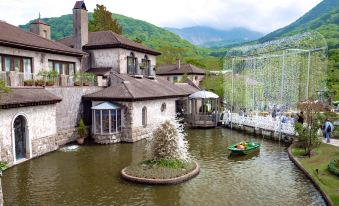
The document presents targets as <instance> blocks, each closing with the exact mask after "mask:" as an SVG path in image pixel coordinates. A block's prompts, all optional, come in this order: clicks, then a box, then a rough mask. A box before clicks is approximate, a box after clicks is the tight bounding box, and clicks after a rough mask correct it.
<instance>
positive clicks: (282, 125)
mask: <svg viewBox="0 0 339 206" xmlns="http://www.w3.org/2000/svg"><path fill="white" fill-rule="evenodd" d="M225 115H226V117H224V119H225V120H226V123H228V124H237V125H239V126H249V127H253V128H259V129H263V130H268V131H274V132H278V133H283V134H289V135H294V134H295V132H294V126H293V124H294V121H293V120H292V119H289V118H287V117H283V116H279V117H276V118H272V117H271V116H266V117H263V116H258V115H254V116H251V117H250V116H247V117H245V116H243V115H239V114H237V113H232V114H230V113H228V114H225ZM283 120H284V121H283Z"/></svg>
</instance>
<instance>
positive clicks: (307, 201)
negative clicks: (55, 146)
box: [2, 128, 325, 206]
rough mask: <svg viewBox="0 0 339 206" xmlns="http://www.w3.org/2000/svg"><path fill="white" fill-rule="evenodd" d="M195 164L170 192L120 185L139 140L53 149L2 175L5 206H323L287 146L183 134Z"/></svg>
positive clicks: (139, 151) (141, 148)
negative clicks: (234, 151)
mask: <svg viewBox="0 0 339 206" xmlns="http://www.w3.org/2000/svg"><path fill="white" fill-rule="evenodd" d="M187 133H188V137H187V139H188V141H189V144H190V152H191V154H192V155H193V156H194V157H195V159H196V160H197V161H198V162H199V163H200V166H201V172H200V174H199V175H198V176H197V177H195V178H194V179H192V180H190V181H188V182H185V183H182V184H179V185H171V186H148V185H140V184H134V183H130V182H127V181H125V180H123V179H121V177H120V170H121V169H123V168H124V167H126V166H127V165H129V164H131V163H133V162H139V161H141V160H143V158H144V156H145V155H146V152H145V148H146V145H147V144H146V143H147V142H146V141H139V142H136V143H133V144H114V145H105V146H103V145H88V146H81V147H80V148H79V149H78V150H75V151H72V152H65V151H56V152H53V153H50V154H47V155H45V156H42V157H39V158H36V159H34V160H31V161H27V162H24V163H22V164H20V165H17V166H15V167H12V168H10V169H8V170H6V171H5V172H4V175H3V178H2V185H3V192H4V201H5V205H10V206H12V205H119V206H120V205H128V206H130V205H147V206H148V205H150V206H152V205H164V206H172V205H173V206H174V205H185V206H186V205H188V206H190V205H194V206H197V205H208V206H210V205H237V206H238V205H241V206H242V205H245V206H246V205H253V206H254V205H284V206H286V205H295V206H299V205H325V203H324V200H323V198H322V197H321V195H320V193H319V192H318V191H317V190H316V189H315V188H314V186H313V185H312V184H311V182H310V181H309V180H308V179H307V178H306V177H305V176H304V175H303V174H302V173H301V172H300V171H299V170H298V169H297V168H296V167H295V166H294V165H293V163H292V162H291V161H290V160H289V158H288V155H287V147H286V146H284V145H282V144H279V143H277V142H272V141H269V140H263V139H262V138H257V139H255V138H253V137H251V136H249V135H245V134H243V133H238V132H236V131H232V130H228V129H221V128H219V129H208V130H189V131H187ZM245 138H247V139H248V140H255V141H257V142H259V143H261V144H262V146H261V150H260V152H259V153H256V154H253V155H251V156H247V157H242V158H231V157H229V156H228V155H229V152H228V151H227V150H226V146H227V145H230V144H233V143H237V142H240V141H242V140H243V139H245Z"/></svg>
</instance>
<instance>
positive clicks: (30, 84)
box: [24, 79, 34, 86]
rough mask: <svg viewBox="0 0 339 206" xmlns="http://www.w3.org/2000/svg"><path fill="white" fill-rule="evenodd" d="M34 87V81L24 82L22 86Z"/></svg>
mask: <svg viewBox="0 0 339 206" xmlns="http://www.w3.org/2000/svg"><path fill="white" fill-rule="evenodd" d="M33 85H34V80H32V79H29V80H25V81H24V86H33Z"/></svg>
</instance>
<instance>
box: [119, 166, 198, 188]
mask: <svg viewBox="0 0 339 206" xmlns="http://www.w3.org/2000/svg"><path fill="white" fill-rule="evenodd" d="M126 169H127V168H126V167H125V168H124V169H122V170H121V175H122V177H123V178H124V179H126V180H129V181H131V182H135V183H140V184H148V185H172V184H179V183H182V182H185V181H188V180H190V179H192V178H193V177H195V176H197V175H198V174H199V173H200V165H199V164H198V162H195V168H194V170H192V171H191V172H189V173H187V174H184V175H182V176H180V177H175V178H170V179H149V178H142V177H135V176H132V175H129V174H127V173H126Z"/></svg>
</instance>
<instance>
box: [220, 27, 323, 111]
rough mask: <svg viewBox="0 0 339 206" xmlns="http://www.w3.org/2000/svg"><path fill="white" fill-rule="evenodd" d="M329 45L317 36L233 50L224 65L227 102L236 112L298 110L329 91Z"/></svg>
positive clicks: (307, 35)
mask: <svg viewBox="0 0 339 206" xmlns="http://www.w3.org/2000/svg"><path fill="white" fill-rule="evenodd" d="M326 52H327V45H326V41H325V39H324V37H323V36H322V35H321V34H319V33H317V32H312V33H310V32H308V33H303V34H298V35H295V36H292V37H287V38H283V39H280V40H275V41H271V42H266V43H264V44H256V45H250V46H243V47H237V48H233V49H231V50H230V51H229V52H228V53H227V55H226V57H225V62H224V70H225V71H227V73H226V74H225V85H224V88H225V90H224V92H225V95H224V96H225V99H226V103H227V105H228V107H229V108H231V110H233V111H239V110H240V109H246V110H247V111H249V110H252V111H261V112H263V111H272V109H273V108H277V109H279V110H280V111H290V110H294V111H295V110H296V108H297V103H298V102H299V101H302V100H306V99H309V98H315V99H316V98H317V96H318V95H319V93H320V92H323V91H325V90H326V82H325V80H326V69H327V55H326Z"/></svg>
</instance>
